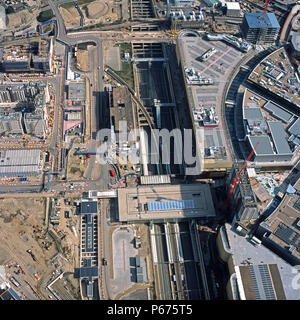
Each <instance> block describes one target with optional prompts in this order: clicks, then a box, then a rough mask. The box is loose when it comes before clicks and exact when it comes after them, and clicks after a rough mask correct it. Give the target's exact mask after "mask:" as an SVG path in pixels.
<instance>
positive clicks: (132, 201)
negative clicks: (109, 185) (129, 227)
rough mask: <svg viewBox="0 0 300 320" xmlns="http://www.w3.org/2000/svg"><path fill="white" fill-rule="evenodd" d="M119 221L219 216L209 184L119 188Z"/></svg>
mask: <svg viewBox="0 0 300 320" xmlns="http://www.w3.org/2000/svg"><path fill="white" fill-rule="evenodd" d="M118 204H119V220H120V221H128V222H130V221H145V220H147V221H149V220H159V219H184V218H204V217H214V216H215V215H216V213H215V209H214V205H213V200H212V196H211V191H210V186H209V185H208V184H184V185H163V186H161V185H155V186H138V187H134V188H126V189H125V188H124V189H123V188H122V189H118Z"/></svg>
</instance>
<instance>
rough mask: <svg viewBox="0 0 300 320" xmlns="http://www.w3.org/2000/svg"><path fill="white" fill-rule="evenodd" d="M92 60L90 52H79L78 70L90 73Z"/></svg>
mask: <svg viewBox="0 0 300 320" xmlns="http://www.w3.org/2000/svg"><path fill="white" fill-rule="evenodd" d="M89 62H90V60H89V52H88V50H78V51H77V64H78V68H79V69H80V70H82V71H84V72H88V71H90V63H89Z"/></svg>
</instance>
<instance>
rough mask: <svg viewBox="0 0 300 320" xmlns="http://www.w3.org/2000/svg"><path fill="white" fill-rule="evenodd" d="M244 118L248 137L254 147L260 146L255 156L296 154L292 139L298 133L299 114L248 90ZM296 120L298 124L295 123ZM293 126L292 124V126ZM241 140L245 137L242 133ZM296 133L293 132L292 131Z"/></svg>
mask: <svg viewBox="0 0 300 320" xmlns="http://www.w3.org/2000/svg"><path fill="white" fill-rule="evenodd" d="M243 119H244V120H246V123H247V132H248V133H247V134H248V138H249V141H250V143H251V145H252V146H253V147H254V146H255V145H256V143H257V142H259V143H260V144H259V145H258V147H257V149H256V151H255V154H259V155H268V154H269V155H274V154H279V155H280V154H281V155H282V154H292V153H293V152H292V149H291V147H290V145H289V143H288V139H289V138H290V135H291V134H292V132H297V128H298V126H299V127H300V122H299V123H298V122H297V121H294V119H298V118H297V117H295V115H294V114H293V113H291V112H289V111H288V110H286V109H285V108H284V106H281V105H278V104H276V103H275V102H273V101H271V100H266V99H264V98H263V97H262V96H260V95H258V94H256V93H255V92H253V91H251V90H248V89H245V91H244V97H243ZM293 121H294V122H293ZM291 123H292V125H291ZM240 131H243V132H239V137H243V135H244V134H245V132H244V128H243V130H240ZM291 131H292V132H291ZM299 132H300V131H299Z"/></svg>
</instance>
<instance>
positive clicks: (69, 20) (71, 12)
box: [59, 6, 80, 28]
mask: <svg viewBox="0 0 300 320" xmlns="http://www.w3.org/2000/svg"><path fill="white" fill-rule="evenodd" d="M59 11H60V13H61V15H62V17H63V20H64V23H65V26H66V28H72V27H78V26H79V25H80V15H79V13H78V11H77V9H76V8H75V6H73V7H71V8H68V9H65V8H62V7H59Z"/></svg>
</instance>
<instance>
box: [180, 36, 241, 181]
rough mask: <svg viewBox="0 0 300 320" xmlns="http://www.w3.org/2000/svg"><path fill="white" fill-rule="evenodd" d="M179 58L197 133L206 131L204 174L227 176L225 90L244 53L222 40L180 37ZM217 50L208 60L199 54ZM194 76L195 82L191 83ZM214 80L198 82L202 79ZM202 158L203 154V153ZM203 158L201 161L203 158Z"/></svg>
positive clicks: (230, 164)
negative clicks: (224, 118)
mask: <svg viewBox="0 0 300 320" xmlns="http://www.w3.org/2000/svg"><path fill="white" fill-rule="evenodd" d="M177 41H178V44H177V58H178V61H179V64H180V67H181V68H182V72H183V77H184V79H185V90H186V95H187V100H188V104H189V109H190V117H191V119H192V124H193V130H194V132H195V133H196V132H198V133H199V132H201V134H202V131H201V130H203V134H204V142H203V144H204V146H203V145H201V141H199V142H198V147H199V148H200V150H202V149H203V147H204V170H203V172H202V175H203V176H204V175H205V176H211V177H212V176H217V175H218V176H221V175H226V173H228V172H229V171H230V170H231V167H232V159H231V154H230V145H229V143H228V140H227V137H226V135H225V134H226V131H225V130H224V125H223V118H222V108H223V106H222V105H221V104H222V93H223V91H224V87H225V85H226V82H227V77H228V76H229V74H230V72H232V71H233V68H234V66H235V65H236V63H238V61H239V60H240V58H241V55H242V54H241V52H239V51H237V50H236V49H234V48H233V47H232V46H231V45H227V44H224V43H221V42H220V41H206V40H205V38H201V37H183V38H178V40H177ZM211 48H215V49H216V50H217V52H216V53H215V54H214V55H213V56H212V57H210V58H209V60H207V61H206V62H205V61H204V62H202V61H199V59H198V58H199V57H200V56H201V55H202V54H204V53H205V52H207V51H208V50H209V49H211ZM194 75H196V76H197V79H195V81H196V84H192V83H191V81H193V79H194V78H193V77H194ZM200 76H201V79H202V80H203V79H206V80H207V79H211V80H212V82H213V83H205V81H202V82H204V83H199V78H200ZM198 133H197V134H196V135H198ZM201 159H203V156H201ZM201 161H202V160H201Z"/></svg>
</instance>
